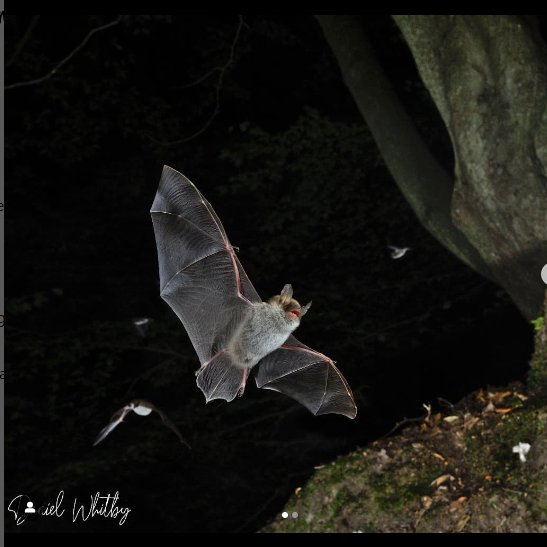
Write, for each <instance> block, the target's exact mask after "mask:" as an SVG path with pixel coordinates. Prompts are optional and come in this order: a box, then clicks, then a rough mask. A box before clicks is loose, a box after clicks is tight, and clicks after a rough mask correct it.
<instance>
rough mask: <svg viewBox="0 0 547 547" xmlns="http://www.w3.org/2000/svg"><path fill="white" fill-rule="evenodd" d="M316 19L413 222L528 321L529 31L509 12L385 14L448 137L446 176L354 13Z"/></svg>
mask: <svg viewBox="0 0 547 547" xmlns="http://www.w3.org/2000/svg"><path fill="white" fill-rule="evenodd" d="M317 18H318V21H319V23H320V25H321V27H322V29H323V32H324V34H325V37H326V38H327V40H328V42H329V44H330V45H331V47H332V49H333V52H334V54H335V55H336V57H337V59H338V62H339V65H340V68H341V71H342V74H343V76H344V79H345V81H346V84H347V85H348V87H349V89H350V91H351V93H352V95H353V97H354V99H355V101H356V102H357V105H358V106H359V109H360V111H361V113H362V115H363V117H364V118H365V120H366V122H367V124H368V125H369V127H370V129H371V132H372V133H373V136H374V138H375V140H376V142H377V143H378V146H379V148H380V151H381V153H382V155H383V157H384V160H385V162H386V164H387V166H388V168H389V169H390V171H391V173H392V174H393V177H394V178H395V180H396V182H397V184H398V185H399V187H400V188H401V190H402V192H403V194H404V195H405V197H406V198H407V200H408V201H409V203H410V204H411V206H412V207H413V209H414V211H415V212H416V214H417V216H418V218H419V219H420V221H421V222H422V223H423V224H424V226H425V227H426V228H427V229H428V230H429V231H430V232H432V233H433V235H435V236H436V237H437V239H438V240H439V241H440V242H441V243H443V245H445V246H446V247H447V248H448V249H449V250H451V251H452V252H453V253H454V254H455V255H456V256H458V257H459V258H460V259H462V260H463V261H464V262H466V263H467V264H470V265H471V266H473V267H474V268H475V269H476V270H478V271H479V272H481V273H482V274H484V275H486V276H487V277H491V278H492V277H493V278H494V279H495V280H496V281H497V282H498V283H499V284H500V285H501V286H503V287H504V288H505V289H506V291H507V292H508V293H509V295H510V296H511V298H512V299H513V301H514V302H515V303H516V305H517V306H518V307H519V309H520V310H521V311H522V313H523V314H524V315H525V316H526V317H528V318H533V317H537V315H538V314H539V312H540V309H541V304H542V295H543V290H544V285H543V283H542V281H541V277H540V271H541V267H542V266H543V264H545V263H546V262H547V178H546V171H547V64H546V62H547V55H546V48H545V44H544V43H543V42H542V41H541V38H540V37H539V36H538V35H537V33H536V31H535V29H534V28H532V27H530V26H529V25H528V24H527V23H526V22H525V21H524V20H523V19H519V18H518V16H498V15H485V16H463V15H451V16H445V15H428V16H421V15H400V16H394V19H395V21H396V23H397V25H398V26H399V28H400V29H401V32H402V33H403V35H404V37H405V39H406V41H407V43H408V44H409V47H410V49H411V51H412V54H413V56H414V59H415V61H416V64H417V66H418V70H419V72H420V75H421V77H422V79H423V81H424V84H425V85H426V87H427V88H428V90H429V91H430V93H431V96H432V99H433V101H434V102H435V104H436V105H437V107H438V109H439V111H440V113H441V116H442V118H443V120H444V122H445V124H446V127H447V129H448V132H449V134H450V137H451V139H452V143H453V147H454V156H455V165H456V168H455V175H454V180H452V177H448V175H446V174H445V173H444V171H443V170H442V169H441V168H440V166H438V165H437V164H436V161H435V160H434V158H433V157H432V156H431V154H430V153H429V151H428V150H427V148H426V146H425V144H424V143H423V141H422V140H421V139H420V137H419V135H418V133H417V132H416V131H415V129H414V128H413V126H412V123H411V121H410V120H409V119H408V117H407V116H406V114H405V113H404V111H403V110H402V107H401V105H400V103H399V102H398V100H397V98H396V96H395V94H394V92H393V90H391V89H390V86H389V84H388V82H387V81H386V80H385V77H384V76H383V74H382V71H381V69H380V67H379V66H378V65H377V63H376V61H375V60H374V57H373V54H372V53H371V50H370V47H369V45H368V43H367V41H366V38H365V36H364V33H363V29H362V27H361V25H360V23H359V21H358V19H356V16H347V15H321V16H317Z"/></svg>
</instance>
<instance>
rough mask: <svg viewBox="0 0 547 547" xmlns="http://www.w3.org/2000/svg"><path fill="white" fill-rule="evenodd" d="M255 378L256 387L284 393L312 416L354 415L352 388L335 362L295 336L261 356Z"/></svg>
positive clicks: (355, 411) (352, 416) (349, 416)
mask: <svg viewBox="0 0 547 547" xmlns="http://www.w3.org/2000/svg"><path fill="white" fill-rule="evenodd" d="M255 378H256V385H257V386H258V387H259V388H260V387H261V388H265V389H272V390H274V391H279V392H280V393H284V394H285V395H288V396H289V397H291V398H293V399H295V400H296V401H298V402H299V403H301V404H302V405H304V406H305V407H306V408H307V409H308V410H309V411H310V412H312V413H313V414H315V415H319V414H342V415H344V416H347V417H348V418H352V419H353V418H355V416H356V415H357V407H356V406H355V401H354V399H353V394H352V393H351V389H350V387H349V385H348V383H347V382H346V379H345V378H344V376H342V373H341V372H340V371H339V370H338V369H337V368H336V366H335V364H334V362H333V361H332V360H331V359H329V358H328V357H326V356H325V355H323V354H321V353H318V352H317V351H314V350H312V349H310V348H308V347H307V346H305V345H304V344H302V343H301V342H299V341H298V340H297V339H296V338H295V337H294V336H290V337H289V338H288V340H287V341H286V342H285V343H284V344H283V345H282V346H281V347H280V348H279V349H278V350H276V351H274V352H273V353H270V355H267V356H266V357H264V359H262V361H261V362H260V364H259V365H258V371H257V373H256V375H255Z"/></svg>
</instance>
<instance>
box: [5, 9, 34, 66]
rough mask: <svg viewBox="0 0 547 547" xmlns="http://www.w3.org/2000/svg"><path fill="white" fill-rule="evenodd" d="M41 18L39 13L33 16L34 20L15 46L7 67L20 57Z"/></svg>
mask: <svg viewBox="0 0 547 547" xmlns="http://www.w3.org/2000/svg"><path fill="white" fill-rule="evenodd" d="M39 19H40V16H39V15H35V16H34V17H33V18H32V21H31V22H30V24H29V26H28V27H27V30H26V31H25V33H24V34H23V36H22V37H21V39H20V40H19V41H18V42H17V45H16V46H15V51H14V52H13V53H12V55H11V57H10V58H9V60H8V62H7V63H6V68H7V67H9V66H11V65H12V64H13V63H15V61H16V60H17V57H19V54H20V53H21V51H23V48H24V47H25V44H26V43H27V42H28V40H29V38H30V37H31V35H32V32H33V31H34V28H35V27H36V24H37V23H38V20H39Z"/></svg>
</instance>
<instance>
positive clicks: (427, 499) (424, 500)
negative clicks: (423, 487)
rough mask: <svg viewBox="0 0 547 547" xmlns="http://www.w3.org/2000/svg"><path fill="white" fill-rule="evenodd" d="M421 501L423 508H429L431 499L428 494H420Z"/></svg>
mask: <svg viewBox="0 0 547 547" xmlns="http://www.w3.org/2000/svg"><path fill="white" fill-rule="evenodd" d="M421 502H422V505H423V506H424V509H429V508H430V507H431V504H432V503H433V500H432V499H431V498H430V497H429V496H422V499H421Z"/></svg>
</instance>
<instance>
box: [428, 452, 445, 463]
mask: <svg viewBox="0 0 547 547" xmlns="http://www.w3.org/2000/svg"><path fill="white" fill-rule="evenodd" d="M431 455H432V456H433V457H434V458H437V459H438V460H440V461H442V462H443V463H445V462H446V458H444V457H443V456H441V455H440V454H437V452H431Z"/></svg>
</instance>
